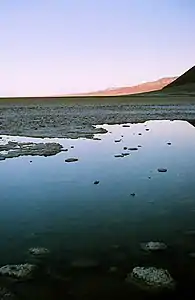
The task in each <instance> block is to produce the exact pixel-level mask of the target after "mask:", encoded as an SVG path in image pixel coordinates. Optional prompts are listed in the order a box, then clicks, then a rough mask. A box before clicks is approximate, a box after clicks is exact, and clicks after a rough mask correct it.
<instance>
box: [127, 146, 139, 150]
mask: <svg viewBox="0 0 195 300" xmlns="http://www.w3.org/2000/svg"><path fill="white" fill-rule="evenodd" d="M128 150H130V151H136V150H138V148H136V147H134V148H128Z"/></svg>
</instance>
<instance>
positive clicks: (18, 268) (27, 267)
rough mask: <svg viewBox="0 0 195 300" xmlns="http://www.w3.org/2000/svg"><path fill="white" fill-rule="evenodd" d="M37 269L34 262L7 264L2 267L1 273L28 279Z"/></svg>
mask: <svg viewBox="0 0 195 300" xmlns="http://www.w3.org/2000/svg"><path fill="white" fill-rule="evenodd" d="M35 269H36V266H35V265H32V264H27V263H26V264H21V265H5V266H3V267H1V268H0V275H1V276H6V277H12V278H16V279H28V278H30V277H31V275H32V273H33V271H34V270H35Z"/></svg>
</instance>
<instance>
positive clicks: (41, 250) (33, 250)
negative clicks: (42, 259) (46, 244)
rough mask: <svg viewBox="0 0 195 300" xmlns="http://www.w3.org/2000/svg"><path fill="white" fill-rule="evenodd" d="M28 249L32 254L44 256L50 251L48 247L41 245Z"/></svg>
mask: <svg viewBox="0 0 195 300" xmlns="http://www.w3.org/2000/svg"><path fill="white" fill-rule="evenodd" d="M28 251H29V253H30V254H32V255H34V256H45V255H47V254H49V253H50V251H49V249H47V248H43V247H36V248H30V249H29V250H28Z"/></svg>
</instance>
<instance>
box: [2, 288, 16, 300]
mask: <svg viewBox="0 0 195 300" xmlns="http://www.w3.org/2000/svg"><path fill="white" fill-rule="evenodd" d="M15 299H16V297H15V295H14V294H13V293H12V292H11V291H9V290H8V289H7V288H6V287H1V286H0V300H15Z"/></svg>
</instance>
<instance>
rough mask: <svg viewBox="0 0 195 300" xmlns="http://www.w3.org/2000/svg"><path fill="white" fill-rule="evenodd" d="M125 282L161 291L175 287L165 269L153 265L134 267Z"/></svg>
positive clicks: (141, 287) (145, 288)
mask: <svg viewBox="0 0 195 300" xmlns="http://www.w3.org/2000/svg"><path fill="white" fill-rule="evenodd" d="M126 282H127V283H132V284H135V285H136V286H137V287H139V288H140V289H144V290H151V291H161V290H164V289H168V290H169V289H171V290H173V289H174V288H175V285H176V283H175V281H174V279H173V278H172V277H171V275H170V274H169V272H168V271H167V270H164V269H158V268H155V267H135V268H134V269H133V271H132V272H131V273H130V274H128V275H127V277H126Z"/></svg>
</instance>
